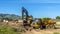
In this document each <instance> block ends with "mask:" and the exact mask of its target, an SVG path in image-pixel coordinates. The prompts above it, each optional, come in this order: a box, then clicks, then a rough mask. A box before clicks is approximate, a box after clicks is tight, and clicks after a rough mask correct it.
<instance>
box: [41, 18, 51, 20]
mask: <svg viewBox="0 0 60 34" xmlns="http://www.w3.org/2000/svg"><path fill="white" fill-rule="evenodd" d="M42 19H44V20H51V18H48V17H47V18H42Z"/></svg>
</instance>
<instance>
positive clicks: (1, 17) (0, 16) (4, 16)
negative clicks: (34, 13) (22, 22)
mask: <svg viewBox="0 0 60 34" xmlns="http://www.w3.org/2000/svg"><path fill="white" fill-rule="evenodd" d="M4 19H5V20H18V19H21V16H18V15H15V14H0V21H2V20H4Z"/></svg>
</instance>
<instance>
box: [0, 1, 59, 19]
mask: <svg viewBox="0 0 60 34" xmlns="http://www.w3.org/2000/svg"><path fill="white" fill-rule="evenodd" d="M22 6H24V7H25V8H26V9H27V10H28V12H29V15H33V17H37V18H43V17H51V18H55V17H56V16H60V0H0V13H3V14H16V15H20V16H21V7H22Z"/></svg>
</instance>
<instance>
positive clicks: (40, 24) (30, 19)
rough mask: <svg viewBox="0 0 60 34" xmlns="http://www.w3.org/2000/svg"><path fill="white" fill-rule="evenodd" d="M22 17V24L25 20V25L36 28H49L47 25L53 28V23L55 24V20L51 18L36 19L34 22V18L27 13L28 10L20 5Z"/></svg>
mask: <svg viewBox="0 0 60 34" xmlns="http://www.w3.org/2000/svg"><path fill="white" fill-rule="evenodd" d="M22 19H23V24H24V21H25V22H26V23H25V25H26V26H29V27H33V28H37V29H38V28H40V29H43V28H49V27H51V28H52V27H54V28H55V25H54V24H56V22H55V21H53V20H45V19H38V21H37V22H36V21H35V20H33V17H32V16H29V15H28V11H27V10H26V9H25V8H24V7H22ZM51 25H52V26H51Z"/></svg>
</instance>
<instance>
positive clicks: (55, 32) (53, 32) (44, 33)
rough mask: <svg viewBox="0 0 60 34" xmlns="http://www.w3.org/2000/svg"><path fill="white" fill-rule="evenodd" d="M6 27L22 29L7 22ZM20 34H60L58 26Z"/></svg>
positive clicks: (19, 25)
mask: <svg viewBox="0 0 60 34" xmlns="http://www.w3.org/2000/svg"><path fill="white" fill-rule="evenodd" d="M0 25H1V24H0ZM4 25H6V24H4ZM8 25H9V26H12V27H16V28H18V27H22V26H21V23H17V24H15V23H12V22H9V23H8ZM21 34H60V26H56V29H43V30H40V29H32V30H31V31H26V32H21Z"/></svg>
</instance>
